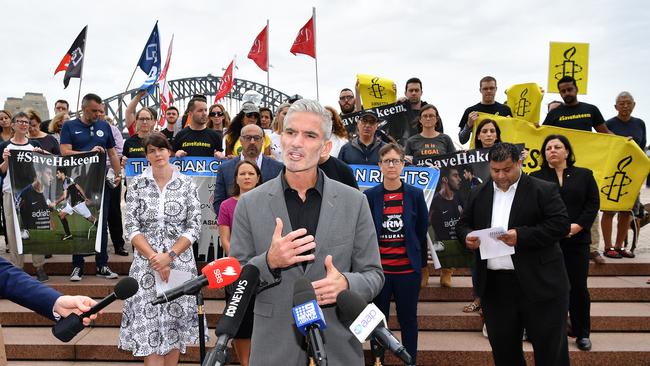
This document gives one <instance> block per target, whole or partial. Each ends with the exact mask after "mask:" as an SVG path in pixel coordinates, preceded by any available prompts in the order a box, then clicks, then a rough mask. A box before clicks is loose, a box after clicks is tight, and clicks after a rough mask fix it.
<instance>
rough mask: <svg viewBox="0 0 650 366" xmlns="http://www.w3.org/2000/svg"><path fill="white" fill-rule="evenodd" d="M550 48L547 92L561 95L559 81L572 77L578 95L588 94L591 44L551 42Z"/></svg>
mask: <svg viewBox="0 0 650 366" xmlns="http://www.w3.org/2000/svg"><path fill="white" fill-rule="evenodd" d="M549 48H550V50H549V57H548V87H547V88H546V90H548V92H549V93H559V90H558V89H557V82H558V80H560V79H562V77H564V76H571V77H573V78H574V79H576V85H577V86H578V94H587V81H588V80H587V79H588V76H589V43H567V42H551V43H550V47H549ZM513 112H514V111H513Z"/></svg>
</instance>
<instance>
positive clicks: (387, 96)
mask: <svg viewBox="0 0 650 366" xmlns="http://www.w3.org/2000/svg"><path fill="white" fill-rule="evenodd" d="M357 80H358V81H359V96H360V97H361V103H362V104H363V109H369V108H375V107H381V106H383V105H386V104H393V103H395V102H396V101H397V91H396V90H395V83H394V82H393V81H392V80H389V79H383V78H380V77H378V76H373V75H367V74H357Z"/></svg>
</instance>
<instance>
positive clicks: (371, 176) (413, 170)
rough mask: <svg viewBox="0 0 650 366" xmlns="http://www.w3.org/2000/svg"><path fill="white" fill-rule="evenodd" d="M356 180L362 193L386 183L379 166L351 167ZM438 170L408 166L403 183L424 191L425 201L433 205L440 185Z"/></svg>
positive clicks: (403, 173)
mask: <svg viewBox="0 0 650 366" xmlns="http://www.w3.org/2000/svg"><path fill="white" fill-rule="evenodd" d="M350 168H352V172H353V173H354V179H356V181H357V185H358V186H359V189H360V190H361V191H365V190H366V189H368V188H372V187H374V186H376V185H377V184H380V183H381V182H383V181H384V178H383V176H382V174H381V170H380V169H379V166H377V165H355V164H353V165H350ZM438 173H439V172H438V170H437V169H431V168H428V167H414V166H407V167H405V168H404V170H402V176H401V177H402V181H403V182H404V183H407V184H410V185H412V186H415V187H418V188H420V189H421V190H423V191H424V200H425V201H427V204H429V203H431V199H432V198H433V191H434V188H435V187H436V184H438V175H439V174H438Z"/></svg>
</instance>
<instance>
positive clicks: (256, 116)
mask: <svg viewBox="0 0 650 366" xmlns="http://www.w3.org/2000/svg"><path fill="white" fill-rule="evenodd" d="M246 117H248V118H253V117H254V118H260V114H259V113H257V112H250V113H246Z"/></svg>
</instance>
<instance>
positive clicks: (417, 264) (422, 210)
mask: <svg viewBox="0 0 650 366" xmlns="http://www.w3.org/2000/svg"><path fill="white" fill-rule="evenodd" d="M403 185H404V199H403V201H404V213H403V217H402V221H404V224H405V233H404V236H405V241H406V254H407V256H408V258H409V260H410V261H411V265H412V266H413V269H414V270H415V271H416V272H417V273H421V271H422V267H424V266H426V265H427V227H428V217H429V214H428V211H427V203H426V201H425V200H424V192H422V190H421V189H420V188H417V187H413V186H412V185H409V184H406V183H404V184H403ZM363 193H364V194H365V195H366V196H367V197H368V205H370V213H372V220H373V221H374V222H375V230H376V231H377V238H379V235H381V224H382V218H383V216H384V185H383V184H378V185H376V186H374V187H372V188H370V189H367V190H365V191H364V192H363Z"/></svg>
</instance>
